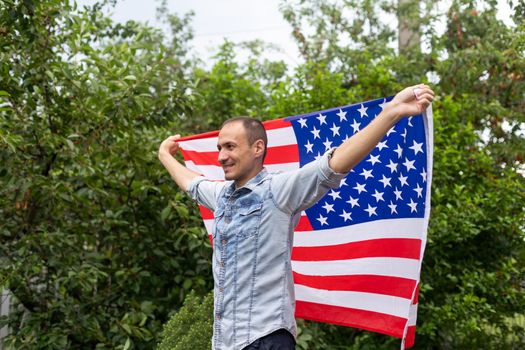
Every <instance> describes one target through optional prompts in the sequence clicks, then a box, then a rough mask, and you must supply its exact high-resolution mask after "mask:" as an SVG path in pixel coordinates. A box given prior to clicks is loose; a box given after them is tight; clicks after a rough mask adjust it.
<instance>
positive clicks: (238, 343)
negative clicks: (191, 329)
mask: <svg viewBox="0 0 525 350" xmlns="http://www.w3.org/2000/svg"><path fill="white" fill-rule="evenodd" d="M332 152H333V150H331V151H330V152H327V153H326V154H325V155H324V156H322V157H320V158H319V159H317V160H316V161H314V162H311V163H309V164H307V165H305V166H304V167H302V168H300V169H297V170H294V171H291V172H286V173H272V174H270V173H268V172H267V171H266V170H265V169H263V170H262V171H261V172H260V173H259V174H257V175H256V176H255V177H254V178H252V179H251V180H250V181H249V182H248V183H246V184H245V185H244V186H243V187H240V188H236V186H235V184H234V183H233V182H232V181H226V182H214V181H209V180H206V179H205V178H204V177H197V178H195V179H194V180H193V181H192V182H191V184H190V186H189V188H188V193H189V194H190V196H191V197H192V198H193V199H195V200H196V201H197V202H199V203H200V204H202V205H204V206H205V207H207V208H208V209H210V210H213V211H214V216H215V219H214V223H213V229H212V236H213V257H212V259H213V262H212V266H213V279H214V324H213V339H212V344H213V346H212V348H213V349H217V350H218V349H220V350H230V349H235V350H236V349H242V348H243V347H245V346H247V345H249V344H250V343H252V342H254V341H255V340H257V339H259V338H261V337H263V336H265V335H267V334H269V333H271V332H273V331H276V330H278V329H281V328H284V329H286V330H288V331H289V332H290V333H292V335H293V336H294V337H296V335H297V329H296V323H295V318H294V311H295V294H294V284H293V276H292V268H291V260H290V258H291V251H292V244H293V229H294V227H295V226H296V225H297V223H298V221H299V218H300V215H301V211H303V210H305V209H306V208H308V207H310V206H311V205H313V204H315V202H317V201H318V200H319V199H320V198H321V197H322V196H323V195H324V194H325V193H326V192H327V191H328V190H329V189H330V188H336V187H339V184H340V181H341V179H342V178H343V177H344V176H345V175H346V174H338V173H335V172H334V171H332V169H331V168H330V167H329V166H328V160H329V158H330V156H331V154H332Z"/></svg>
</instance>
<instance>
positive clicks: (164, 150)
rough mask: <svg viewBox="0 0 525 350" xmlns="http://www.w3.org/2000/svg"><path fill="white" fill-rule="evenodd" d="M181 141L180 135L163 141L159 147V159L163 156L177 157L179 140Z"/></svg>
mask: <svg viewBox="0 0 525 350" xmlns="http://www.w3.org/2000/svg"><path fill="white" fill-rule="evenodd" d="M178 139H180V135H179V134H177V135H172V136H170V137H168V138H167V139H165V140H164V141H162V143H161V144H160V146H159V158H160V157H161V156H163V155H168V154H169V155H171V156H173V155H175V153H177V152H178V151H179V143H178V142H177V140H178Z"/></svg>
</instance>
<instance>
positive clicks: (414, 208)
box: [407, 198, 417, 213]
mask: <svg viewBox="0 0 525 350" xmlns="http://www.w3.org/2000/svg"><path fill="white" fill-rule="evenodd" d="M407 205H408V206H409V207H410V212H411V213H413V212H416V213H417V203H415V202H414V201H413V200H412V198H410V203H407Z"/></svg>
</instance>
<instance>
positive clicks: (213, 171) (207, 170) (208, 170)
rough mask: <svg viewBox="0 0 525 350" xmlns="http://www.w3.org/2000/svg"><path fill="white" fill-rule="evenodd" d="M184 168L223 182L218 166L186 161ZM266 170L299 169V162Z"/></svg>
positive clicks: (273, 166) (222, 175) (221, 172)
mask: <svg viewBox="0 0 525 350" xmlns="http://www.w3.org/2000/svg"><path fill="white" fill-rule="evenodd" d="M186 167H187V168H188V169H191V170H193V171H195V172H198V173H199V174H202V175H204V177H206V178H208V179H210V180H224V171H223V170H222V168H221V167H220V166H216V165H196V164H195V163H194V162H193V161H191V160H190V161H187V162H186ZM265 167H266V169H267V170H268V171H269V172H270V173H273V172H279V171H283V172H284V171H290V170H295V169H299V168H300V164H299V162H293V163H282V164H269V165H265Z"/></svg>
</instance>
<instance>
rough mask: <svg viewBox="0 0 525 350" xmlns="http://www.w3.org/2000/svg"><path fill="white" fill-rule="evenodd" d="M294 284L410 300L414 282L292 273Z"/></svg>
mask: <svg viewBox="0 0 525 350" xmlns="http://www.w3.org/2000/svg"><path fill="white" fill-rule="evenodd" d="M293 277H294V282H295V283H296V284H301V285H304V286H307V287H312V288H317V289H326V290H346V291H354V292H366V293H378V294H385V295H391V296H397V297H400V298H405V299H410V298H411V297H412V293H411V290H413V289H414V286H415V285H416V283H417V282H416V281H415V280H411V279H407V278H399V277H390V276H374V275H354V276H308V275H302V274H300V273H297V272H294V273H293Z"/></svg>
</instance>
